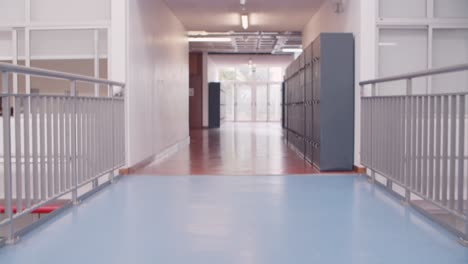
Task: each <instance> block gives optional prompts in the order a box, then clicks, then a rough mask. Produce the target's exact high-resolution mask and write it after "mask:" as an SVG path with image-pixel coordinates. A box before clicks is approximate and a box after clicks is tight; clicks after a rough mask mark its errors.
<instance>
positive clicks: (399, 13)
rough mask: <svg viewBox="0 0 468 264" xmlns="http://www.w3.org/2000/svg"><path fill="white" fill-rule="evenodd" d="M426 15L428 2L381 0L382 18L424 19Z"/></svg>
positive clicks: (420, 0) (380, 12)
mask: <svg viewBox="0 0 468 264" xmlns="http://www.w3.org/2000/svg"><path fill="white" fill-rule="evenodd" d="M442 1H445V0H442ZM426 13H427V2H426V0H410V1H408V0H380V5H379V15H380V17H382V18H422V17H426Z"/></svg>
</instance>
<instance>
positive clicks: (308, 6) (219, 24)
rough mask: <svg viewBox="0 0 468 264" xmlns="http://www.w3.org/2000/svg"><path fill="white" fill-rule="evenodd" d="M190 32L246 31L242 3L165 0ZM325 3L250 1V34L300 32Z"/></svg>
mask: <svg viewBox="0 0 468 264" xmlns="http://www.w3.org/2000/svg"><path fill="white" fill-rule="evenodd" d="M165 1H166V2H167V4H168V6H169V7H170V8H171V9H172V11H173V12H174V13H175V15H176V16H177V17H178V18H179V19H180V20H181V21H182V23H183V24H184V26H185V28H186V29H187V30H205V31H214V32H222V31H243V29H242V27H241V25H240V14H241V13H242V12H243V11H242V8H241V5H240V0H165ZM324 1H325V0H247V4H246V11H245V12H246V13H248V14H249V15H250V27H249V28H248V31H301V30H302V29H303V27H304V25H305V24H306V23H307V22H308V21H309V20H310V18H311V17H312V16H313V15H314V13H315V12H316V11H317V10H318V8H319V7H320V6H321V4H322V3H323V2H324Z"/></svg>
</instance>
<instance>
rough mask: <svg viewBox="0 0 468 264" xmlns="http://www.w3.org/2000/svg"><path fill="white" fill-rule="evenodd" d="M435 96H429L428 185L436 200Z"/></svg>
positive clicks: (430, 193) (431, 196)
mask: <svg viewBox="0 0 468 264" xmlns="http://www.w3.org/2000/svg"><path fill="white" fill-rule="evenodd" d="M435 108H436V106H435V97H434V96H430V97H429V154H428V159H429V176H428V177H429V186H428V195H429V198H430V199H431V200H434V162H435V160H434V159H435V155H434V145H435V143H434V140H435V136H434V135H435V131H434V129H435V126H434V123H435V120H434V119H435Z"/></svg>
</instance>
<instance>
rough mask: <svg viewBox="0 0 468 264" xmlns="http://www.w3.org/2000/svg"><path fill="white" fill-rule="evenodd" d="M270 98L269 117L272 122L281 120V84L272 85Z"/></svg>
mask: <svg viewBox="0 0 468 264" xmlns="http://www.w3.org/2000/svg"><path fill="white" fill-rule="evenodd" d="M269 89H270V90H269V98H268V116H269V120H268V121H272V122H279V121H280V120H281V84H271V85H270V88H269Z"/></svg>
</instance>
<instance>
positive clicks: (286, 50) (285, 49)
mask: <svg viewBox="0 0 468 264" xmlns="http://www.w3.org/2000/svg"><path fill="white" fill-rule="evenodd" d="M281 51H282V52H294V53H300V52H302V49H300V48H284V49H282V50H281Z"/></svg>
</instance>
